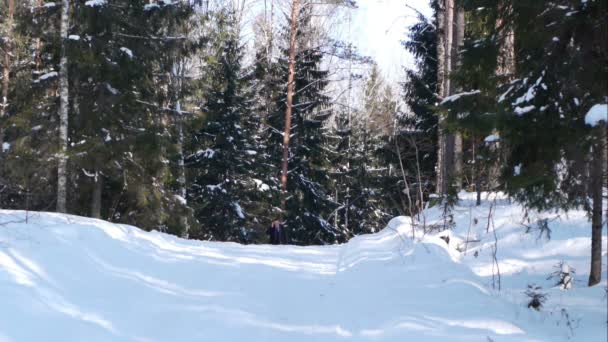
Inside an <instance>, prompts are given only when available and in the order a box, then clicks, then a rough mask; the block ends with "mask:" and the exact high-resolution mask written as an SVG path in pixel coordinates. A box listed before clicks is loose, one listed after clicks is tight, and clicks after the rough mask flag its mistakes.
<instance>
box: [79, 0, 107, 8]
mask: <svg viewBox="0 0 608 342" xmlns="http://www.w3.org/2000/svg"><path fill="white" fill-rule="evenodd" d="M105 4H107V0H89V1H86V2H85V3H84V5H85V6H89V7H97V6H103V5H105Z"/></svg>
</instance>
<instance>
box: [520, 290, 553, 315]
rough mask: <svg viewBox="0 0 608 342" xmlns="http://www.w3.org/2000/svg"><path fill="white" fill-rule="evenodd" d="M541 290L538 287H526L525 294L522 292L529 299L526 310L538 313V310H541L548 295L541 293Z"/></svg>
mask: <svg viewBox="0 0 608 342" xmlns="http://www.w3.org/2000/svg"><path fill="white" fill-rule="evenodd" d="M541 290H542V287H540V286H538V285H535V284H531V285H528V289H527V290H526V292H524V294H525V295H526V296H528V298H529V301H528V308H532V309H534V310H536V311H540V309H542V307H543V305H544V304H545V302H546V301H547V298H548V296H549V295H548V294H546V293H542V292H541Z"/></svg>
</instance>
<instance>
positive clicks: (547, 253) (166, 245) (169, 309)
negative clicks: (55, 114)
mask: <svg viewBox="0 0 608 342" xmlns="http://www.w3.org/2000/svg"><path fill="white" fill-rule="evenodd" d="M472 196H473V195H470V194H464V193H463V194H461V197H463V198H464V199H463V200H462V201H461V203H460V204H459V205H458V206H457V207H456V208H454V210H453V212H452V215H453V219H454V222H455V226H454V227H453V229H452V230H451V231H449V232H443V233H427V234H423V232H422V230H420V229H417V230H412V228H411V220H410V219H409V218H405V217H400V218H396V219H394V220H393V221H391V222H390V223H389V224H388V227H387V228H386V229H384V230H383V231H381V232H380V233H378V234H374V235H367V236H359V237H356V238H354V239H352V240H351V241H350V242H349V243H347V244H344V245H338V246H325V247H294V246H241V245H237V244H233V243H214V242H200V241H187V240H182V239H179V238H176V237H173V236H169V235H165V234H162V233H158V232H151V233H148V232H144V231H142V230H139V229H138V228H135V227H130V226H124V225H118V224H112V223H108V222H105V221H100V220H93V219H87V218H81V217H75V216H69V215H60V214H52V213H25V212H21V211H0V298H2V305H0V341H2V342H13V341H19V342H21V341H281V342H283V341H302V342H304V341H306V342H310V341H560V340H564V341H565V340H575V341H606V338H607V337H606V324H607V323H606V320H607V299H606V287H605V284H606V281H605V274H604V281H603V282H602V284H603V285H599V286H595V287H593V288H587V287H585V282H586V280H587V276H588V273H587V271H588V267H589V266H588V264H589V254H590V239H589V235H590V224H589V223H588V221H587V218H586V216H585V214H584V213H583V212H571V213H569V214H568V215H565V214H563V213H562V214H548V213H537V214H534V215H530V216H528V219H524V215H523V211H522V208H520V207H519V206H517V205H514V204H510V203H509V202H508V201H507V200H505V199H501V198H498V199H496V200H494V201H491V199H488V200H486V201H484V204H483V205H482V206H481V207H475V206H474V205H473V201H472ZM491 203H494V207H493V215H492V220H491V222H490V225H488V213H489V207H490V205H491ZM421 219H422V218H421ZM424 220H425V221H426V223H427V224H428V225H429V226H430V225H432V224H436V223H438V222H440V210H439V209H437V208H432V209H430V210H427V211H426V212H425V213H424ZM542 220H546V221H545V222H547V223H548V227H549V228H550V230H551V239H550V240H548V239H547V237H546V235H540V233H541V232H540V231H536V230H534V227H535V222H541V221H542ZM492 222H493V223H494V224H493V225H492ZM525 226H529V227H530V232H528V233H526V232H525V231H526V228H525ZM546 232H547V231H545V233H546ZM494 233H496V234H494ZM543 234H544V233H543ZM446 236H449V243H446V240H447V239H446V238H445V237H446ZM441 237H443V238H441ZM496 241H497V242H498V244H495V242H496ZM493 251H496V256H497V258H496V260H495V259H494V257H493V254H494V253H493ZM604 251H606V237H605V236H604ZM562 261H563V262H565V263H567V264H568V265H569V267H571V268H572V269H575V270H576V272H575V273H574V282H573V286H572V288H571V289H570V290H563V289H561V288H560V287H559V286H555V281H554V280H553V279H547V277H548V276H549V275H550V274H551V273H552V272H553V271H555V266H556V265H557V264H558V263H559V262H562ZM498 271H499V272H500V287H501V288H500V291H499V290H498V278H497V273H498ZM531 283H535V284H536V285H538V286H542V287H543V291H544V293H547V294H548V300H547V302H546V303H545V305H544V306H543V308H542V309H541V310H540V311H535V310H532V309H528V308H527V306H526V305H527V302H528V297H527V296H526V295H524V291H525V290H526V288H527V285H528V284H531Z"/></svg>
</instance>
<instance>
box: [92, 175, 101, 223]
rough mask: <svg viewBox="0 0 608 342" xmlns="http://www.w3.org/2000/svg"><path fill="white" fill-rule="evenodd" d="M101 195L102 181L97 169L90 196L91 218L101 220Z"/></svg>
mask: <svg viewBox="0 0 608 342" xmlns="http://www.w3.org/2000/svg"><path fill="white" fill-rule="evenodd" d="M102 193H103V179H102V176H101V172H99V169H97V170H95V177H94V178H93V193H92V194H91V217H93V218H97V219H98V218H101V196H102Z"/></svg>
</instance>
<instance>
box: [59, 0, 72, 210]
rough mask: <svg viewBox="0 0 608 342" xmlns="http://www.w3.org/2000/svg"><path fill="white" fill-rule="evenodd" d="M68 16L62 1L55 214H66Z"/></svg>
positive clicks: (68, 92) (68, 3)
mask: <svg viewBox="0 0 608 342" xmlns="http://www.w3.org/2000/svg"><path fill="white" fill-rule="evenodd" d="M69 15H70V1H69V0H63V1H62V7H61V25H60V30H59V31H60V32H59V34H60V37H61V60H60V62H59V156H58V158H59V160H58V163H57V212H60V213H65V212H67V208H66V202H67V198H66V197H67V173H68V171H67V163H68V157H67V150H68V110H69V95H70V91H69V82H68V56H67V42H68V27H69Z"/></svg>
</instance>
